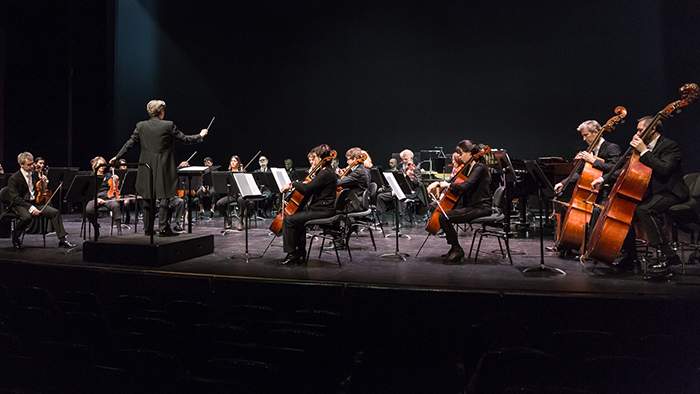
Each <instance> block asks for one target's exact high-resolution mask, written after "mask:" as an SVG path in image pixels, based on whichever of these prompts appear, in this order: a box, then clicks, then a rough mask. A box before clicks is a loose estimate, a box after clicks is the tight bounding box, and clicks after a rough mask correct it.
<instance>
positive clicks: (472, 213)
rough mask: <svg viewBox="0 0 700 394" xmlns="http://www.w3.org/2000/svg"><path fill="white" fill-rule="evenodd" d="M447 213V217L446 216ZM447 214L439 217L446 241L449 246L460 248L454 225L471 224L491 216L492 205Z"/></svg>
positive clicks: (452, 210)
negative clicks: (477, 219) (478, 219)
mask: <svg viewBox="0 0 700 394" xmlns="http://www.w3.org/2000/svg"><path fill="white" fill-rule="evenodd" d="M445 213H446V214H447V216H445ZM445 213H442V212H440V216H439V217H438V220H439V221H440V227H441V228H442V230H443V231H444V232H445V239H446V240H447V243H448V244H450V245H452V246H459V241H458V239H457V231H456V230H455V228H454V227H453V226H452V224H453V223H469V222H471V221H472V220H474V219H476V218H480V217H482V216H488V215H490V214H491V205H490V204H488V205H483V206H476V207H462V208H457V209H451V210H449V211H445Z"/></svg>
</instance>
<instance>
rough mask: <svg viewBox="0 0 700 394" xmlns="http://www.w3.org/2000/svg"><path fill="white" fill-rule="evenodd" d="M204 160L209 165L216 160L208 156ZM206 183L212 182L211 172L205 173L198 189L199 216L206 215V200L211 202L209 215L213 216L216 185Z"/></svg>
mask: <svg viewBox="0 0 700 394" xmlns="http://www.w3.org/2000/svg"><path fill="white" fill-rule="evenodd" d="M203 162H204V165H205V166H207V167H211V166H213V165H214V160H212V158H211V157H208V156H207V157H205V158H204V161H203ZM205 183H211V173H208V174H205V175H204V177H202V186H201V187H200V188H199V189H198V190H197V199H198V200H199V216H200V217H204V200H207V201H208V202H209V203H210V207H209V217H210V218H213V217H214V203H215V201H214V198H215V196H216V191H215V190H214V186H212V185H211V184H209V185H205Z"/></svg>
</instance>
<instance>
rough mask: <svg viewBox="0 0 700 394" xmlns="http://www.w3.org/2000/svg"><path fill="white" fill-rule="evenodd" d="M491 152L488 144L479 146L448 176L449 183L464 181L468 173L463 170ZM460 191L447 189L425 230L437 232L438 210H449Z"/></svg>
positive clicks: (438, 223)
mask: <svg viewBox="0 0 700 394" xmlns="http://www.w3.org/2000/svg"><path fill="white" fill-rule="evenodd" d="M489 153H491V147H490V146H488V145H485V146H484V147H483V148H481V149H480V150H479V151H478V152H476V153H475V154H474V155H473V156H472V157H471V159H469V161H467V162H466V163H464V164H462V165H461V166H460V167H459V171H457V172H456V173H455V175H454V176H453V177H452V178H450V181H449V182H450V183H453V182H457V183H462V182H466V180H467V179H468V175H467V174H466V173H465V170H466V169H468V168H469V167H470V164H471V163H473V162H474V161H476V160H477V159H479V158H481V157H484V156H486V155H488V154H489ZM460 195H461V193H460V192H453V191H452V190H448V191H447V192H446V193H445V194H444V195H443V196H442V197H441V198H440V201H438V206H437V207H436V209H435V210H434V211H433V214H432V215H431V216H430V220H429V221H428V225H427V226H425V231H427V232H429V233H430V234H433V235H435V234H437V232H438V230H440V212H446V211H449V210H451V209H452V208H453V207H454V206H455V204H456V203H457V200H459V197H460Z"/></svg>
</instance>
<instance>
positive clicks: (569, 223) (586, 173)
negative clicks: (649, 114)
mask: <svg viewBox="0 0 700 394" xmlns="http://www.w3.org/2000/svg"><path fill="white" fill-rule="evenodd" d="M615 113H616V114H618V115H617V116H614V117H612V118H610V120H608V121H607V123H605V126H603V127H602V129H601V130H600V131H599V132H598V135H597V136H596V138H595V140H594V141H593V142H592V143H591V145H590V146H589V147H588V150H587V152H588V153H591V152H592V151H593V148H595V146H596V145H598V142H599V141H600V139H601V138H602V136H603V131H612V130H613V129H615V126H616V125H617V124H619V123H621V122H622V121H623V120H624V118H625V116H627V110H626V109H625V107H622V106H620V107H617V108H615ZM598 160H600V159H598ZM581 167H583V171H581ZM579 171H581V175H580V176H579V178H578V180H577V181H576V186H575V187H574V192H573V194H572V195H571V200H570V201H569V203H568V204H567V205H568V206H567V209H566V214H565V215H564V220H563V221H561V222H560V223H558V224H559V225H558V226H557V229H558V230H559V231H557V241H556V242H557V245H560V246H562V247H564V248H568V249H573V250H576V249H578V248H579V247H580V246H581V244H582V243H583V242H584V240H585V235H586V224H587V223H588V222H590V219H591V214H592V212H593V203H595V201H596V198H597V196H598V191H597V190H594V189H593V187H592V186H591V183H592V182H593V180H595V179H597V178H598V177H600V176H601V175H602V173H603V172H602V171H601V170H598V169H596V168H593V165H592V164H591V163H587V162H586V161H585V160H578V161H577V162H576V164H575V165H574V169H573V171H571V174H570V175H569V177H568V179H567V181H566V182H565V185H564V187H563V188H562V190H565V189H566V186H567V185H568V184H569V180H570V179H571V177H572V175H573V174H576V173H578V172H579ZM553 201H554V202H555V203H559V204H563V203H562V202H561V201H559V200H557V198H556V197H555V198H554V200H553ZM558 218H560V216H558Z"/></svg>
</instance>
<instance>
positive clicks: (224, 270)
mask: <svg viewBox="0 0 700 394" xmlns="http://www.w3.org/2000/svg"><path fill="white" fill-rule="evenodd" d="M79 220H80V219H79V217H78V216H77V215H65V216H64V223H65V227H66V229H67V231H68V233H69V240H70V241H71V242H73V243H76V244H78V245H81V243H82V239H81V238H80V237H79V233H80V222H79ZM270 222H271V219H266V220H258V221H257V227H254V226H255V225H256V224H255V223H253V224H252V226H251V227H252V228H250V229H249V231H248V252H249V261H248V262H246V254H245V252H246V233H245V232H244V231H235V230H234V231H229V232H228V233H227V234H225V235H222V230H223V221H222V219H220V218H214V219H211V220H207V219H205V220H200V221H198V222H197V223H195V225H194V226H193V235H206V234H212V235H214V252H213V253H211V254H208V255H205V256H201V257H197V258H194V259H190V260H184V261H180V262H178V263H174V264H169V265H164V266H161V267H157V268H153V267H139V266H132V265H129V264H128V263H127V262H125V264H124V265H121V264H120V265H114V264H100V263H87V262H84V261H83V253H82V247H81V246H79V247H77V248H75V249H72V250H66V249H59V248H56V245H57V244H58V240H57V238H56V237H55V234H49V235H47V237H46V244H47V246H46V247H44V246H43V241H42V237H41V236H40V235H36V234H27V235H26V236H25V239H24V244H23V246H22V248H21V250H19V251H14V250H13V248H12V244H11V241H10V239H3V240H0V260H2V261H5V262H26V263H28V264H50V265H64V266H70V267H84V268H85V269H110V270H128V271H142V272H152V273H156V272H158V273H168V274H174V275H188V276H200V277H201V276H212V277H217V278H220V279H224V278H231V279H245V280H259V281H280V282H287V283H309V284H323V283H332V284H335V285H337V284H343V285H347V286H359V287H374V288H407V289H409V288H410V289H416V290H432V291H459V292H481V293H497V294H498V293H500V294H508V293H513V294H538V295H552V296H568V297H571V296H574V297H578V296H581V297H595V298H600V297H602V298H605V297H613V298H637V297H644V298H649V297H683V298H685V297H690V298H693V297H700V266H698V265H686V273H685V274H682V273H681V268H680V266H678V267H677V269H675V271H676V272H675V275H674V276H673V277H672V278H671V279H670V280H668V281H666V280H664V281H645V280H643V275H642V273H639V272H625V273H615V272H613V271H612V270H611V269H609V268H608V267H607V266H606V265H604V264H598V265H597V266H596V267H595V268H594V264H593V262H592V261H586V262H585V263H584V264H581V263H580V262H579V261H578V260H577V259H574V258H570V259H562V258H559V257H558V255H557V253H555V252H551V251H548V250H546V249H545V251H544V260H543V261H544V264H545V265H546V266H548V267H553V268H559V269H561V270H563V271H565V272H566V274H565V275H563V274H558V273H551V272H548V271H539V270H536V271H535V272H527V273H526V272H524V270H525V269H526V268H528V267H539V266H540V264H541V262H542V257H541V254H540V239H539V232H538V231H536V230H535V229H533V228H532V227H529V228H525V229H520V230H518V231H516V232H515V233H514V237H513V238H512V239H511V253H512V258H513V265H512V266H511V265H510V263H509V261H508V259H507V258H502V257H501V252H500V249H499V246H498V241H497V239H496V238H494V237H488V238H486V237H485V238H484V240H483V243H482V246H481V252H480V255H479V259H478V261H476V262H475V261H474V255H473V254H472V258H471V259H469V258H467V259H465V261H464V262H462V263H458V264H455V263H451V264H448V263H445V262H443V261H442V259H441V258H440V255H441V254H443V253H446V252H447V250H448V249H449V246H448V245H447V243H446V242H445V239H444V238H439V237H432V236H431V237H430V238H429V239H428V240H427V242H426V243H425V246H424V247H423V249H422V250H421V251H420V254H419V255H418V257H416V253H417V252H418V250H419V248H420V247H421V244H423V242H424V241H425V239H426V236H427V232H426V231H425V230H424V226H425V224H424V223H417V224H416V225H415V227H411V226H410V225H409V226H407V227H406V228H404V229H403V230H402V233H403V234H404V235H405V236H408V237H410V238H407V237H401V238H400V239H399V245H398V249H399V251H400V252H402V253H407V254H408V255H409V256H408V257H407V258H406V261H402V260H401V259H399V258H397V257H395V256H390V257H381V255H383V254H387V253H393V252H395V251H396V249H397V246H396V238H395V237H394V236H393V235H394V232H393V231H391V230H389V229H387V231H388V232H389V234H390V235H391V236H388V237H384V236H383V235H382V233H381V232H380V231H377V230H375V231H374V238H375V241H376V245H377V250H376V251H375V250H374V248H373V246H372V242H371V240H370V236H369V233H368V232H367V231H363V232H361V233H360V235H359V236H355V235H353V236H352V237H351V239H350V249H351V252H352V260H350V258H349V257H348V253H347V251H345V250H342V251H339V253H340V260H341V263H342V267H341V266H338V264H337V261H336V255H335V252H334V251H333V249H326V250H325V251H324V252H323V255H322V256H321V257H320V258H319V257H318V256H319V246H320V240H317V241H315V242H314V245H313V251H312V253H311V258H310V260H309V261H308V263H307V265H306V266H281V265H278V264H277V262H278V261H279V260H281V259H282V258H284V256H285V253H284V252H283V251H282V238H281V237H277V238H274V237H273V236H272V235H270V232H269V231H268V226H269V224H270ZM101 223H102V228H103V229H102V233H103V236H102V237H103V238H102V239H103V241H107V238H109V239H110V240H111V241H119V242H122V241H123V242H124V243H129V242H134V243H141V242H143V241H144V239H147V237H145V236H144V235H143V234H142V233H143V231H142V229H141V228H140V230H141V231H139V234H135V233H134V229H133V227H131V229H124V235H122V236H121V237H118V238H119V239H118V240H114V238H115V237H117V236H116V235H109V232H110V231H109V224H108V219H107V218H102V219H101ZM234 223H235V222H234ZM459 235H460V242H461V245H462V247H463V248H464V249H465V251H466V252H467V253H468V252H469V246H470V244H471V239H472V231H471V230H468V231H467V232H466V233H464V232H463V231H460V232H459ZM190 236H192V235H188V234H181V235H180V236H178V237H173V238H163V239H161V238H158V237H155V241H156V242H173V241H176V240H177V239H182V238H186V237H190ZM477 240H478V239H477ZM271 241H272V244H271V246H270V247H269V249H268V250H267V251H266V252H265V254H264V256H263V252H264V251H265V249H266V247H267V246H268V245H270V242H271ZM551 245H552V235H551V234H545V240H544V246H545V247H547V246H551ZM307 246H308V240H307ZM686 258H687V256H686Z"/></svg>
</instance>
